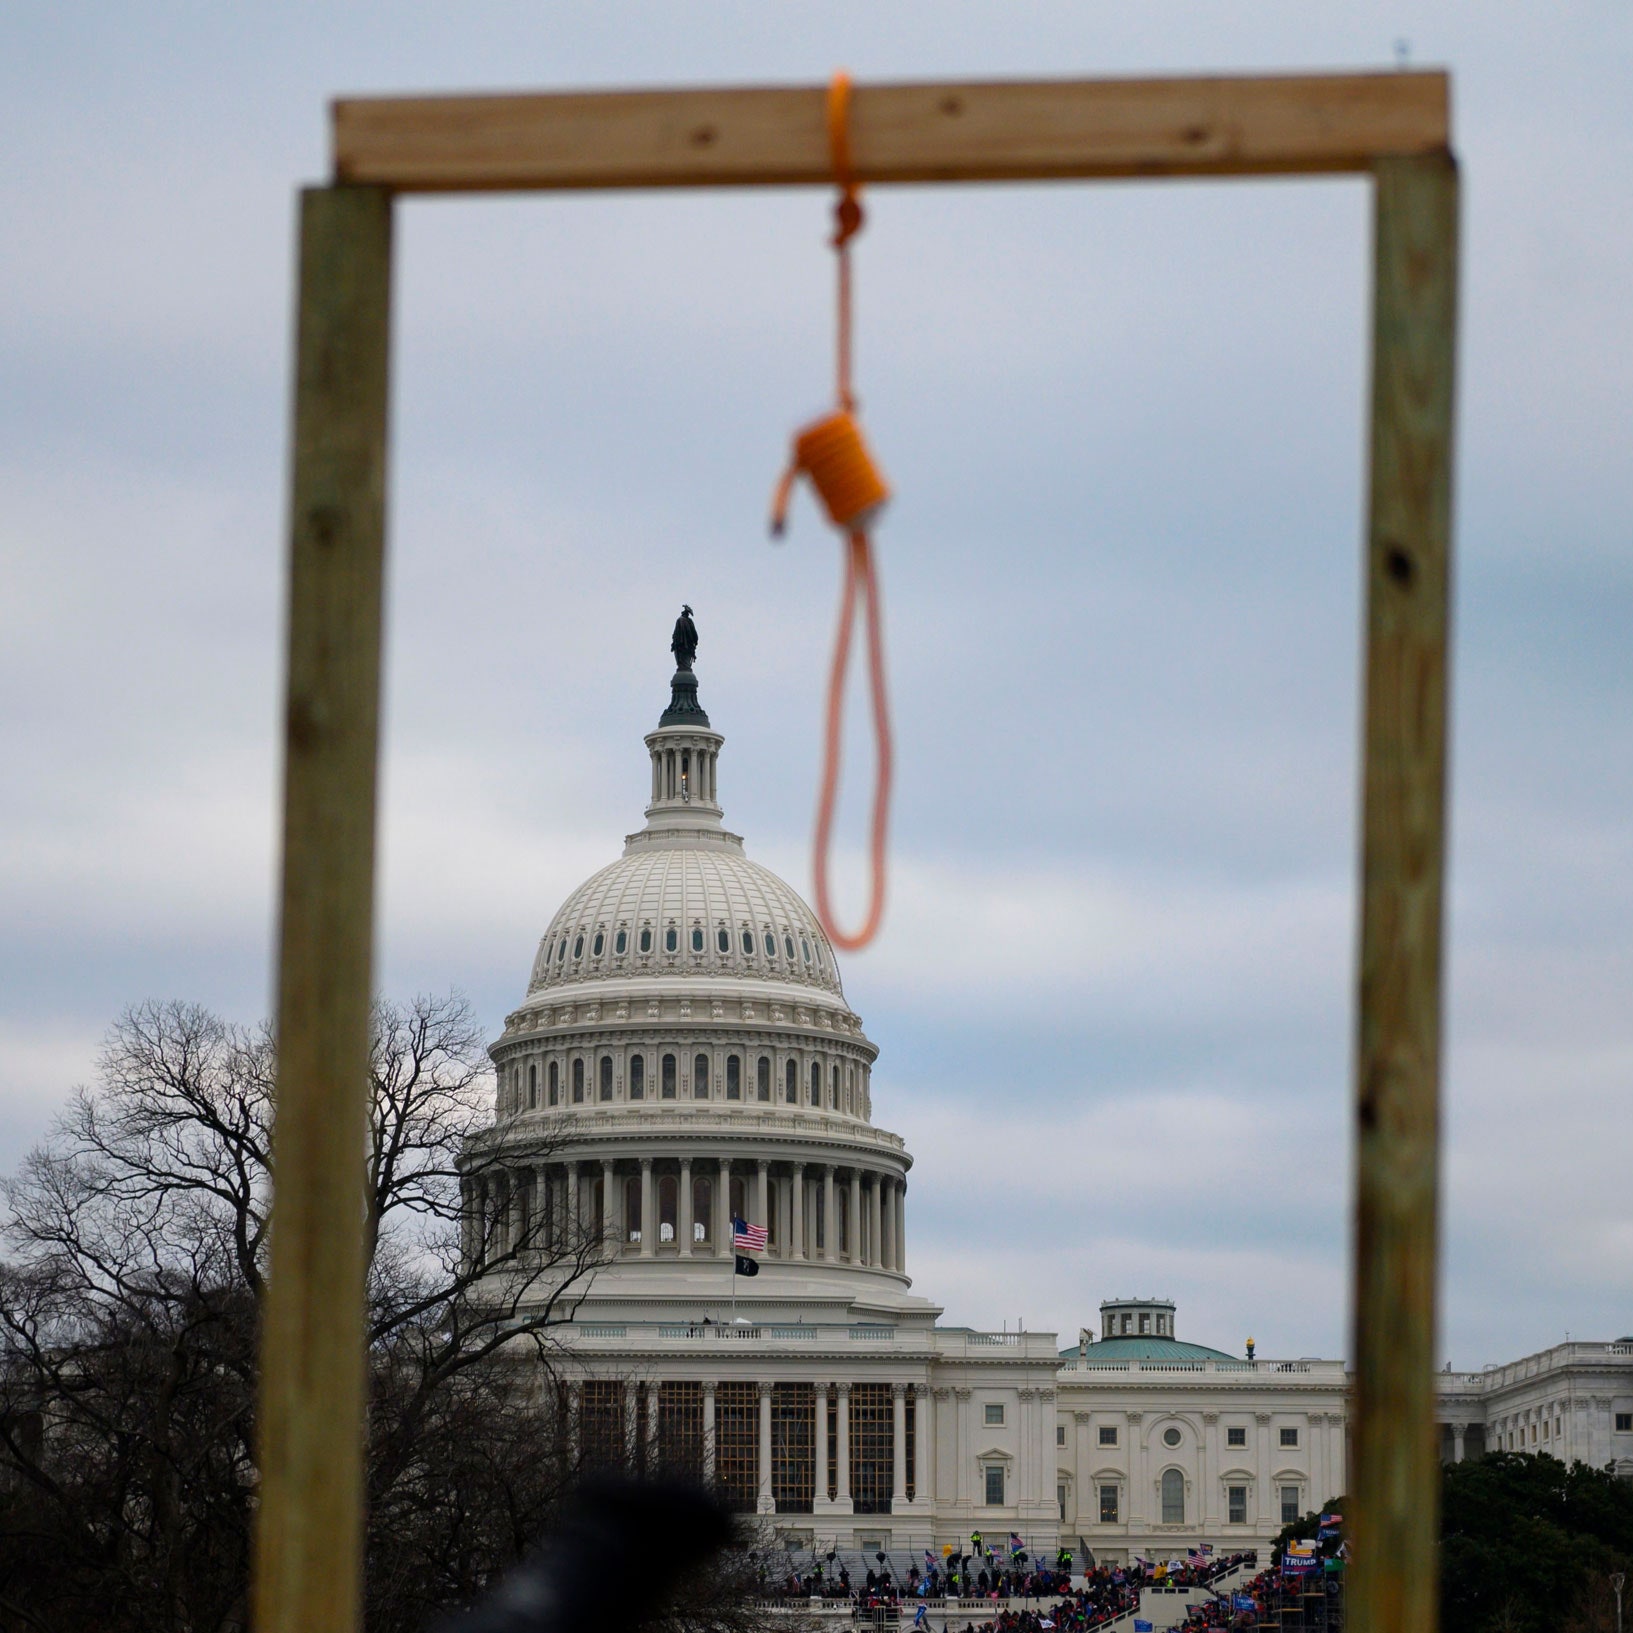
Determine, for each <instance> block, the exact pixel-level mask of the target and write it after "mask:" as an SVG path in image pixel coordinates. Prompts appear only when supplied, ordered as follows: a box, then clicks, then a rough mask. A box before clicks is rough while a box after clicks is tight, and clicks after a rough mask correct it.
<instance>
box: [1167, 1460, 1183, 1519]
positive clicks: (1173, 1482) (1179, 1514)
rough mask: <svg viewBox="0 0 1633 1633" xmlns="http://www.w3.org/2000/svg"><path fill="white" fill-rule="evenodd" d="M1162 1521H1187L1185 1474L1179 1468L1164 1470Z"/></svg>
mask: <svg viewBox="0 0 1633 1633" xmlns="http://www.w3.org/2000/svg"><path fill="white" fill-rule="evenodd" d="M1162 1523H1163V1524H1164V1525H1183V1524H1184V1523H1185V1476H1184V1475H1183V1474H1181V1473H1180V1471H1179V1470H1178V1469H1164V1470H1163V1471H1162Z"/></svg>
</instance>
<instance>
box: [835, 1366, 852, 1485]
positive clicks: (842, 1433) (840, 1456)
mask: <svg viewBox="0 0 1633 1633" xmlns="http://www.w3.org/2000/svg"><path fill="white" fill-rule="evenodd" d="M834 1396H835V1398H836V1399H837V1401H838V1409H837V1411H836V1412H835V1413H834V1418H835V1423H834V1430H835V1433H834V1440H835V1442H836V1445H835V1446H834V1465H835V1477H834V1511H835V1512H836V1513H839V1514H854V1513H855V1512H856V1509H855V1507H854V1505H853V1504H852V1502H851V1386H850V1385H849V1384H848V1383H843V1382H842V1383H837V1384H835V1385H834Z"/></svg>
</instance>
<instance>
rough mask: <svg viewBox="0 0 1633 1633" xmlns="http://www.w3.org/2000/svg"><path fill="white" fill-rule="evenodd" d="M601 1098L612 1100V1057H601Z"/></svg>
mask: <svg viewBox="0 0 1633 1633" xmlns="http://www.w3.org/2000/svg"><path fill="white" fill-rule="evenodd" d="M601 1098H602V1099H603V1100H610V1099H612V1056H611V1055H603V1056H602V1057H601Z"/></svg>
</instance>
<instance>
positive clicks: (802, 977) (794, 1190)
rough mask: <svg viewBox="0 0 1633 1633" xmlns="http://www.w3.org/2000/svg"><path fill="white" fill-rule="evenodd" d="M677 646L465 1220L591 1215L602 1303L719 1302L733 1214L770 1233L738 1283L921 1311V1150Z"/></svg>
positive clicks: (512, 1042) (820, 1299) (513, 1022)
mask: <svg viewBox="0 0 1633 1633" xmlns="http://www.w3.org/2000/svg"><path fill="white" fill-rule="evenodd" d="M673 646H674V652H675V656H676V659H677V663H678V667H677V669H676V670H675V673H674V675H673V677H672V679H671V681H670V697H669V705H668V707H667V708H666V709H665V710H664V711H663V713H662V715H661V716H660V717H659V720H658V724H657V726H656V728H655V729H654V730H652V731H650V732H648V733H647V734H646V736H645V739H644V741H645V745H646V753H647V760H648V770H649V782H648V787H647V803H646V811H645V819H646V820H645V822H644V824H643V825H642V826H641V827H640V828H638V829H637V830H636V831H635V832H634V833H631V834H628V835H627V836H626V837H625V840H624V851H623V855H622V856H620V857H619V858H618V859H617V860H616V861H613V862H611V863H609V864H608V865H607V866H606V867H604V868H602V869H601V870H600V871H599V872H597V873H595V874H592V875H591V877H590V878H588V879H586V880H585V881H584V883H583V884H581V885H579V886H578V888H577V889H576V890H574V891H573V892H572V893H571V894H570V895H569V896H568V897H567V899H566V900H565V901H564V902H563V903H562V904H561V906H560V907H559V908H558V909H557V910H556V912H555V913H554V914H553V915H552V917H551V919H550V923H549V928H548V929H547V930H546V931H545V933H544V936H543V938H542V939H541V940H540V942H539V945H538V949H537V951H536V953H535V955H534V959H533V965H532V969H531V971H530V973H529V977H528V983H527V990H526V993H525V995H524V997H523V999H522V1002H521V1004H520V1005H519V1006H518V1007H517V1008H516V1009H515V1010H513V1011H512V1012H511V1013H510V1014H509V1015H508V1016H506V1018H505V1030H504V1033H503V1035H502V1036H501V1037H499V1038H498V1039H496V1040H495V1041H494V1043H493V1045H492V1047H491V1049H490V1051H489V1052H490V1054H491V1056H492V1058H493V1062H494V1065H495V1067H496V1068H497V1079H498V1081H497V1096H496V1111H497V1117H496V1121H495V1123H494V1125H493V1127H492V1129H491V1130H489V1131H488V1132H487V1134H485V1135H484V1136H483V1137H482V1138H481V1139H480V1140H479V1141H478V1142H476V1143H475V1144H474V1145H473V1147H472V1159H473V1165H474V1166H473V1171H472V1179H471V1183H472V1187H473V1199H472V1202H471V1206H472V1208H473V1210H474V1217H476V1218H477V1219H486V1218H488V1217H489V1216H490V1215H492V1214H494V1210H497V1217H501V1218H503V1219H505V1220H508V1221H509V1223H508V1224H507V1225H506V1226H505V1229H506V1230H516V1229H529V1230H533V1229H539V1228H540V1222H541V1221H542V1222H543V1228H544V1234H545V1236H546V1238H547V1239H549V1240H551V1241H557V1240H562V1239H568V1240H580V1239H588V1238H587V1237H586V1236H585V1233H589V1235H590V1236H593V1237H594V1238H595V1239H596V1242H597V1249H596V1251H597V1252H598V1253H599V1254H600V1255H602V1256H604V1257H605V1258H606V1259H607V1261H608V1262H606V1263H604V1264H603V1265H602V1266H601V1267H600V1269H599V1270H598V1271H597V1274H596V1276H595V1279H594V1284H593V1288H592V1291H591V1293H590V1294H589V1305H590V1307H594V1308H596V1309H599V1310H601V1311H602V1312H603V1313H607V1312H609V1311H610V1312H613V1313H615V1314H618V1315H620V1316H628V1315H629V1313H630V1312H631V1311H632V1310H634V1309H636V1308H637V1307H643V1306H644V1307H648V1308H650V1307H651V1306H652V1304H653V1301H656V1302H657V1303H658V1304H661V1305H662V1307H663V1308H664V1309H666V1310H669V1311H671V1312H673V1311H677V1310H679V1311H684V1310H686V1309H688V1308H693V1307H695V1308H696V1309H698V1310H699V1311H702V1312H705V1313H707V1312H708V1311H710V1310H712V1309H713V1308H714V1307H715V1306H716V1305H717V1304H718V1302H719V1300H720V1296H721V1294H722V1292H724V1291H727V1290H729V1289H728V1283H729V1281H730V1266H731V1264H732V1262H733V1260H734V1257H735V1252H734V1247H733V1231H734V1226H733V1221H734V1220H745V1221H747V1222H748V1223H749V1224H750V1225H751V1226H753V1227H756V1228H757V1229H763V1230H764V1232H765V1246H764V1252H763V1257H762V1258H761V1259H760V1261H759V1267H758V1272H757V1276H758V1279H757V1280H756V1282H755V1286H754V1290H753V1292H752V1294H749V1293H745V1295H744V1298H745V1300H757V1301H760V1302H762V1303H763V1302H764V1301H766V1300H767V1299H771V1300H774V1301H776V1302H777V1303H778V1305H779V1307H781V1308H784V1309H786V1310H793V1309H795V1308H801V1309H805V1310H806V1311H807V1312H808V1313H811V1312H818V1311H823V1310H826V1311H828V1312H830V1313H844V1312H848V1314H847V1315H846V1319H849V1317H850V1315H854V1314H856V1313H858V1312H860V1311H863V1310H874V1311H879V1310H885V1309H889V1310H892V1311H897V1312H900V1311H903V1310H905V1309H907V1308H908V1307H909V1303H912V1304H913V1307H914V1308H918V1307H920V1306H923V1307H924V1308H926V1309H928V1306H927V1305H924V1301H922V1300H918V1301H916V1302H913V1301H910V1300H909V1299H908V1294H907V1288H908V1286H909V1278H908V1275H907V1265H906V1243H905V1233H906V1223H905V1219H906V1216H905V1209H904V1196H905V1192H906V1184H907V1173H908V1170H909V1169H910V1167H911V1166H912V1158H911V1157H910V1156H909V1155H908V1152H907V1150H906V1148H905V1146H904V1144H903V1142H902V1139H901V1136H900V1135H898V1134H894V1133H891V1132H890V1131H889V1130H888V1129H884V1128H880V1127H878V1126H876V1125H875V1123H874V1122H873V1098H872V1072H873V1064H874V1061H875V1059H876V1057H877V1055H878V1050H877V1049H876V1047H875V1046H874V1044H873V1043H872V1042H871V1041H870V1040H869V1038H868V1037H867V1035H866V1034H865V1033H864V1032H863V1030H862V1021H861V1017H860V1016H858V1015H856V1014H855V1013H854V1012H853V1011H852V1010H851V1008H850V1006H849V1004H848V1003H847V1002H846V999H845V990H844V987H843V985H842V983H841V981H840V976H839V967H838V964H837V962H836V960H835V958H834V951H833V947H832V945H831V944H830V942H829V940H828V937H827V936H826V935H825V934H824V933H823V929H822V925H821V923H820V922H819V920H818V919H817V916H816V914H815V913H814V912H812V910H811V909H810V907H809V906H807V905H806V903H805V902H804V901H803V900H802V899H801V897H800V895H799V892H798V891H796V890H795V889H794V888H793V887H792V886H791V885H789V884H788V883H787V882H786V881H785V880H783V879H780V878H778V877H777V875H776V874H775V873H773V872H772V871H771V870H770V869H769V868H766V867H762V866H761V865H760V864H759V863H758V862H754V861H751V860H750V859H749V858H748V856H747V855H745V854H744V850H743V841H742V838H741V837H740V836H739V835H737V834H735V833H732V832H730V831H729V830H728V829H727V828H726V826H725V823H724V820H723V812H722V808H721V804H720V796H719V787H718V768H719V760H720V752H721V749H722V747H723V745H724V742H725V739H724V738H723V737H722V736H721V734H720V733H719V732H717V731H715V730H714V729H713V727H712V726H711V725H710V723H709V717H708V715H707V714H706V713H705V712H704V710H703V707H702V705H701V704H700V703H699V702H698V696H697V686H698V683H697V676H696V674H695V673H694V672H693V669H692V657H693V654H694V652H695V650H696V630H695V627H694V626H692V624H691V619H690V616H689V614H686V613H683V614H682V617H681V621H680V622H679V623H678V624H677V625H676V631H675V639H674V643H673ZM478 1169H481V1170H482V1172H481V1174H480V1177H478V1173H477V1170H478ZM530 1222H531V1223H530ZM564 1233H565V1235H564ZM722 1264H724V1265H725V1266H726V1268H727V1271H728V1274H727V1275H726V1276H725V1277H723V1276H722V1275H721V1273H720V1267H721V1265H722ZM677 1301H679V1302H677Z"/></svg>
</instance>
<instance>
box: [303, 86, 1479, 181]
mask: <svg viewBox="0 0 1633 1633" xmlns="http://www.w3.org/2000/svg"><path fill="white" fill-rule="evenodd" d="M826 98H827V90H826V87H823V86H816V87H810V88H763V89H720V90H674V91H600V92H582V93H579V92H571V93H558V94H548V95H513V96H498V95H489V96H419V97H354V98H344V99H342V100H340V101H337V102H336V103H335V104H334V108H333V142H334V174H335V179H336V180H337V181H344V182H367V183H372V184H377V185H380V186H385V187H391V188H393V189H396V190H398V191H402V192H471V191H481V190H485V189H494V188H516V189H537V188H545V189H556V188H615V187H764V186H780V185H797V184H801V183H803V184H808V185H818V184H821V185H827V184H829V183H831V182H832V179H833V172H832V169H831V165H830V160H829V153H828V138H827V131H826V126H825V122H824V121H825V109H826ZM1448 98H1449V88H1448V81H1447V77H1446V75H1445V74H1444V73H1441V72H1431V71H1424V72H1410V73H1403V72H1390V73H1371V74H1300V75H1281V76H1261V77H1253V78H1249V77H1218V78H1190V79H1107V80H1038V81H1026V82H973V83H950V84H921V85H861V86H857V87H856V89H855V90H854V91H853V93H852V98H851V150H852V155H853V158H854V162H855V166H856V172H857V175H858V177H859V179H860V180H862V181H864V182H869V183H878V182H937V181H942V182H947V181H955V182H967V181H1052V180H1065V179H1069V178H1074V177H1075V178H1082V177H1095V176H1101V177H1107V176H1232V175H1265V174H1276V175H1285V174H1297V173H1320V172H1327V173H1340V172H1346V171H1350V172H1354V171H1365V170H1367V169H1368V168H1369V167H1370V166H1371V164H1372V162H1373V161H1374V160H1375V159H1377V158H1379V157H1381V156H1384V155H1393V154H1422V153H1433V152H1439V151H1441V150H1443V149H1445V147H1446V146H1447V143H1448V128H1449V127H1448V119H1449V112H1448Z"/></svg>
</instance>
